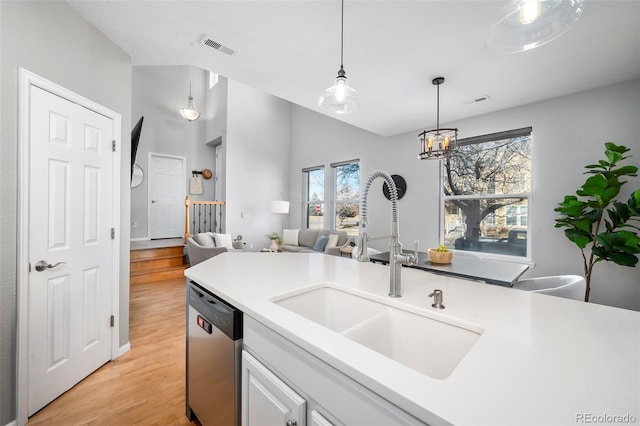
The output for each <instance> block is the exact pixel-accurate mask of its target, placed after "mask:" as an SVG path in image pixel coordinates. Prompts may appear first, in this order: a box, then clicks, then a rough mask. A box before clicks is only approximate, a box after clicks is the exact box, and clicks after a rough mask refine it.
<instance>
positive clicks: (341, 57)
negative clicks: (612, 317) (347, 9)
mask: <svg viewBox="0 0 640 426" xmlns="http://www.w3.org/2000/svg"><path fill="white" fill-rule="evenodd" d="M340 16H341V22H340V69H342V68H343V65H344V0H342V10H341V12H340Z"/></svg>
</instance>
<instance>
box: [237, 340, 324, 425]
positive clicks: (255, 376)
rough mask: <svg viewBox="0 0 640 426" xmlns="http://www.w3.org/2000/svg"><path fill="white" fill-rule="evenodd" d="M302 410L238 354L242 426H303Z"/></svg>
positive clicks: (298, 400) (293, 396)
mask: <svg viewBox="0 0 640 426" xmlns="http://www.w3.org/2000/svg"><path fill="white" fill-rule="evenodd" d="M306 410H307V405H306V402H305V400H304V399H303V398H302V397H300V395H298V394H297V393H295V392H294V391H293V389H291V388H290V387H289V386H287V385H286V384H285V383H284V382H283V381H282V380H280V379H278V378H277V377H276V376H275V375H274V374H273V373H272V372H271V371H269V370H268V369H267V368H266V367H265V366H264V365H262V364H261V363H260V362H259V361H258V360H256V359H255V358H254V357H253V356H251V354H249V353H248V352H247V351H242V424H243V426H305V425H306V415H307V413H306ZM316 424H318V425H322V423H316Z"/></svg>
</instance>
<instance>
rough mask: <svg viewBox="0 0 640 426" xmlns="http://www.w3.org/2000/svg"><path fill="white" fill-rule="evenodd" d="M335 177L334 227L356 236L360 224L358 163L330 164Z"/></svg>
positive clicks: (354, 161)
mask: <svg viewBox="0 0 640 426" xmlns="http://www.w3.org/2000/svg"><path fill="white" fill-rule="evenodd" d="M331 167H333V169H334V176H335V183H336V185H335V200H336V203H335V206H336V209H335V226H334V228H335V229H336V230H339V231H346V232H347V234H349V235H358V233H359V230H358V226H359V224H360V162H359V161H356V160H353V161H349V162H343V163H336V164H332V165H331Z"/></svg>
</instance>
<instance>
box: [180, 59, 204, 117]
mask: <svg viewBox="0 0 640 426" xmlns="http://www.w3.org/2000/svg"><path fill="white" fill-rule="evenodd" d="M192 69H193V67H191V69H190V70H189V98H188V99H189V103H188V104H187V106H186V108H181V109H180V114H182V116H183V117H184V118H186V119H187V120H189V121H196V120H197V119H198V118H199V117H200V113H199V112H198V111H196V110H195V109H194V108H193V96H191V71H192Z"/></svg>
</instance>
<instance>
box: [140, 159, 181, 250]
mask: <svg viewBox="0 0 640 426" xmlns="http://www.w3.org/2000/svg"><path fill="white" fill-rule="evenodd" d="M151 157H164V158H173V159H176V160H180V161H182V179H183V181H182V185H183V186H182V188H183V190H184V191H185V194H186V193H187V192H186V191H187V186H186V185H187V179H186V178H187V157H182V156H180V155H170V154H161V153H159V152H149V153H148V154H147V170H148V175H149V177H148V179H147V235H148V237H147V238H148V239H151V182H150V180H151V179H152V176H151ZM182 206H183V207H184V203H183V204H182ZM182 224H183V226H184V209H183V216H182ZM184 233H185V229H184V228H183V229H182V233H181V235H179V236H177V237H172V238H180V237H183V236H184Z"/></svg>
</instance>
